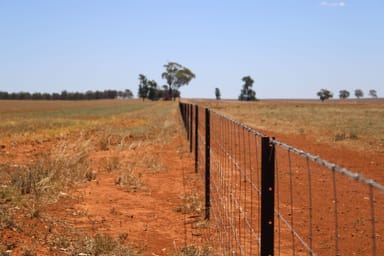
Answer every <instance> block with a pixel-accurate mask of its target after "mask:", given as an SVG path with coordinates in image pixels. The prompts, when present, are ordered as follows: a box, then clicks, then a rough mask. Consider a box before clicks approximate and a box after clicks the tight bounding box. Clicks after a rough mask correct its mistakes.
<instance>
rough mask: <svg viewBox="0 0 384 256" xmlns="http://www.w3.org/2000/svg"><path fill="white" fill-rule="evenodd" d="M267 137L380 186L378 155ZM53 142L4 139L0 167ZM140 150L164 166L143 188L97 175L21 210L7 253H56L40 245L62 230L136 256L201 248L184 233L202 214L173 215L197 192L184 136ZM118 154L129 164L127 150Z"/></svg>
mask: <svg viewBox="0 0 384 256" xmlns="http://www.w3.org/2000/svg"><path fill="white" fill-rule="evenodd" d="M261 132H264V133H265V134H268V133H269V132H268V131H261ZM273 136H275V137H276V139H277V140H279V141H282V142H285V143H287V144H290V145H293V146H295V147H297V148H299V149H303V150H305V151H306V152H309V153H313V154H316V155H319V156H320V157H321V158H323V159H326V160H329V161H331V162H335V163H337V164H340V165H341V166H344V167H346V168H348V169H350V170H352V171H356V172H361V173H362V174H364V175H366V176H367V177H370V178H371V177H375V179H377V181H378V182H380V183H384V176H383V175H382V174H381V170H383V169H384V152H369V151H367V152H364V153H362V152H360V151H354V150H351V149H347V148H343V149H342V150H341V148H339V147H337V148H336V147H332V146H331V145H329V144H320V143H314V142H313V140H310V139H306V138H305V137H303V136H299V135H289V136H288V135H284V134H276V133H273ZM53 143H54V142H52V141H46V142H42V143H41V144H38V143H37V144H36V143H31V142H30V143H25V144H17V145H14V144H12V142H10V141H8V142H7V141H3V142H2V143H1V144H2V145H0V146H1V148H0V152H1V154H0V162H2V161H6V160H9V159H14V163H16V164H21V163H25V162H28V161H29V159H30V158H31V157H32V156H34V155H36V154H38V153H41V152H42V151H44V150H48V149H49V148H50V147H51V146H52V144H53ZM140 150H141V151H142V152H146V154H150V155H154V156H156V158H157V159H159V160H160V161H161V162H162V163H163V165H164V166H165V169H164V170H162V171H160V172H156V173H143V176H142V179H143V181H144V183H145V184H146V189H144V190H143V191H140V190H138V191H136V192H126V191H124V190H122V189H121V188H119V187H118V186H117V185H116V184H115V179H116V177H117V176H118V174H117V173H113V172H112V173H106V172H99V173H98V174H97V176H96V180H94V181H91V182H89V183H87V184H86V185H84V186H83V187H81V188H79V189H77V191H76V193H75V195H73V196H70V195H63V196H62V197H61V198H60V200H59V201H58V202H57V203H55V204H51V205H48V206H47V207H46V208H45V209H44V211H42V212H43V213H42V214H43V218H41V219H31V218H26V216H25V214H24V213H19V214H16V216H18V219H17V220H16V221H17V222H25V223H26V224H25V225H23V227H26V228H25V229H23V230H20V229H17V228H14V229H2V230H0V235H1V237H0V239H1V241H3V242H4V244H6V245H7V246H8V247H9V248H10V249H11V250H13V252H12V255H22V253H23V252H25V251H26V250H28V249H31V250H32V249H33V250H34V251H35V252H36V253H37V255H55V254H63V253H60V250H59V248H50V247H49V246H48V245H47V244H46V241H47V237H49V236H50V235H51V234H60V232H62V231H63V230H65V229H66V228H69V227H70V229H71V230H75V231H76V232H77V233H78V232H80V233H83V234H95V233H106V234H109V235H111V236H113V237H119V236H120V237H122V238H124V239H126V243H133V244H135V245H136V246H137V247H139V249H140V251H141V253H143V254H144V255H168V254H170V253H171V252H172V251H174V249H175V248H181V247H183V246H184V245H191V244H197V245H203V244H204V243H205V241H204V235H203V233H204V230H199V229H195V228H192V224H193V223H194V222H195V221H197V220H201V218H202V215H199V216H197V217H196V216H194V215H195V213H187V214H185V213H182V212H178V211H177V210H176V209H177V208H178V207H179V206H180V205H183V204H185V200H183V198H182V197H183V196H184V195H187V194H193V193H196V191H197V192H199V193H200V195H201V194H202V192H201V188H202V185H203V184H202V182H201V180H200V176H199V175H196V174H195V173H194V166H193V155H192V154H190V153H189V152H188V151H187V150H188V145H187V142H186V140H185V136H184V134H183V133H180V134H178V135H177V136H175V140H174V141H173V142H171V143H168V144H165V145H160V144H159V145H146V146H144V148H141V149H140ZM102 154H103V155H101V156H100V155H99V156H97V157H98V158H100V159H102V158H103V157H109V156H111V155H112V154H113V152H109V151H106V152H103V153H102ZM126 157H127V159H129V157H130V155H129V152H128V153H127V155H126ZM320 200H321V199H320ZM340 200H342V199H340ZM13 210H14V211H16V212H17V211H18V210H17V209H13ZM51 219H55V220H60V223H61V224H53V225H52V226H49V225H50V224H49V223H51V222H50V221H49V220H51ZM54 223H57V222H54ZM330 229H332V228H330ZM379 231H380V232H382V230H379Z"/></svg>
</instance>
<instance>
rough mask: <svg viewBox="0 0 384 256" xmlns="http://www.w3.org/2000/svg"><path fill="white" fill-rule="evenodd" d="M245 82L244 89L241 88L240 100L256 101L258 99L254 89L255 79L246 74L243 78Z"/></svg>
mask: <svg viewBox="0 0 384 256" xmlns="http://www.w3.org/2000/svg"><path fill="white" fill-rule="evenodd" d="M241 80H242V81H243V82H244V85H243V89H241V92H240V96H239V100H245V101H254V100H256V92H255V91H254V90H252V86H253V82H254V81H253V79H252V78H251V77H250V76H244V77H243V78H242V79H241Z"/></svg>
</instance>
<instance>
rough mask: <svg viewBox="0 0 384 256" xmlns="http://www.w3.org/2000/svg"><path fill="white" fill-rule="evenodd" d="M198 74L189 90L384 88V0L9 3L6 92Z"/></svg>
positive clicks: (2, 50) (2, 14) (309, 94)
mask: <svg viewBox="0 0 384 256" xmlns="http://www.w3.org/2000/svg"><path fill="white" fill-rule="evenodd" d="M169 61H174V62H178V63H180V64H182V65H184V66H186V67H188V68H190V69H191V70H192V71H193V72H194V73H195V74H196V79H194V80H193V81H192V82H191V83H190V85H188V86H186V87H182V89H181V93H182V96H183V97H188V98H190V97H194V98H214V89H215V87H218V88H220V90H221V93H222V97H223V98H237V97H238V95H239V93H240V89H241V86H242V81H241V78H242V77H243V76H246V75H250V76H251V77H252V78H253V79H254V80H255V83H254V89H255V91H256V96H257V97H258V98H261V99H263V98H264V99H265V98H316V97H317V96H316V92H317V91H319V90H320V89H321V88H327V89H329V90H331V91H333V92H334V94H335V96H337V95H338V91H339V90H341V89H347V90H349V91H350V92H351V93H352V94H353V91H354V90H355V89H357V88H359V89H362V90H363V91H364V92H365V94H366V95H367V94H368V91H369V90H370V89H375V90H376V91H377V92H378V95H379V96H383V94H384V1H383V0H364V1H363V0H343V1H341V0H340V1H322V0H274V1H273V0H237V1H235V0H231V1H229V0H220V1H219V0H204V1H203V0H193V1H192V0H190V1H187V0H161V1H160V0H103V1H102V0H0V91H9V92H18V91H29V92H61V91H62V90H68V91H86V90H104V89H116V90H124V89H131V90H132V91H133V92H134V94H135V95H136V93H137V87H138V79H137V78H138V75H139V74H144V75H146V76H147V77H148V78H149V79H154V80H156V81H157V82H158V84H159V85H163V84H165V81H164V80H162V79H161V73H162V72H163V71H164V67H163V65H164V64H166V63H167V62H169Z"/></svg>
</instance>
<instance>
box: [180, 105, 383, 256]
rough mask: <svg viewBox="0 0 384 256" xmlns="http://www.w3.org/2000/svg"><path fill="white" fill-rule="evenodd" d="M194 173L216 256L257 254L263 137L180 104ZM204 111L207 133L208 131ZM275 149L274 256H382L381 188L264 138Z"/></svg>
mask: <svg viewBox="0 0 384 256" xmlns="http://www.w3.org/2000/svg"><path fill="white" fill-rule="evenodd" d="M180 110H181V113H182V116H183V121H184V124H185V127H186V129H187V134H189V135H188V136H187V137H188V139H189V140H190V143H191V144H190V145H191V150H192V152H194V154H195V160H196V171H197V172H198V173H199V174H200V175H201V177H202V178H203V179H204V180H205V182H207V172H206V171H207V170H206V168H207V165H206V162H207V161H206V160H207V159H206V149H207V148H206V147H207V141H206V132H207V130H209V131H208V132H209V134H210V139H209V142H208V145H209V152H210V160H209V165H208V166H209V167H208V168H210V170H209V172H208V173H209V179H208V182H209V184H208V186H209V188H210V191H209V193H210V195H209V209H206V210H207V211H210V214H209V215H208V216H209V218H210V223H211V225H212V227H213V232H212V237H214V238H215V241H216V244H215V245H214V247H215V248H216V249H217V252H218V254H220V255H264V253H263V252H262V251H261V237H262V234H261V232H262V228H261V213H262V211H263V209H262V207H261V205H262V204H261V198H262V175H261V173H262V163H261V154H262V153H261V152H262V148H261V144H262V143H261V140H262V138H263V137H265V135H263V134H262V133H259V132H257V131H255V130H253V129H251V128H249V127H247V126H246V125H244V124H242V123H240V122H238V121H236V120H233V119H231V118H228V117H226V116H224V115H222V114H220V113H217V112H215V111H212V110H206V109H205V108H202V107H199V106H196V105H191V104H184V103H181V104H180ZM207 111H209V115H208V117H209V120H208V121H209V122H208V124H209V127H208V126H206V124H207ZM270 143H271V144H272V145H274V147H275V155H276V157H275V160H274V162H275V164H274V177H275V178H274V183H275V186H274V190H273V192H274V198H275V199H274V201H275V203H274V214H273V215H274V216H271V218H272V219H274V234H275V235H274V238H273V239H272V240H273V241H272V243H273V253H272V254H270V253H269V254H267V255H384V238H383V236H384V224H383V223H384V186H382V185H380V184H378V183H377V182H375V181H373V180H372V179H368V178H366V177H363V176H362V175H360V174H357V173H353V172H350V171H349V170H347V169H345V168H342V167H339V166H337V165H335V164H333V163H330V162H328V161H325V160H323V159H321V158H320V157H318V156H315V155H311V154H309V153H306V152H304V151H302V150H299V149H296V148H294V147H292V146H289V145H287V144H285V143H283V142H280V141H278V140H275V139H273V138H272V139H270Z"/></svg>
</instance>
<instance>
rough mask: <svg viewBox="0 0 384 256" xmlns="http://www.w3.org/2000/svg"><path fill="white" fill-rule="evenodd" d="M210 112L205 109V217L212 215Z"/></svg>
mask: <svg viewBox="0 0 384 256" xmlns="http://www.w3.org/2000/svg"><path fill="white" fill-rule="evenodd" d="M210 133H211V132H210V112H209V109H208V108H206V109H205V218H206V219H209V217H210V208H211V187H210V185H211V184H210V183H211V169H210V168H211V163H210V158H211V157H210V153H211V152H210V149H211V141H210Z"/></svg>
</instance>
